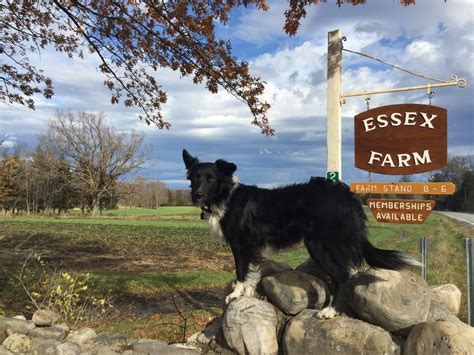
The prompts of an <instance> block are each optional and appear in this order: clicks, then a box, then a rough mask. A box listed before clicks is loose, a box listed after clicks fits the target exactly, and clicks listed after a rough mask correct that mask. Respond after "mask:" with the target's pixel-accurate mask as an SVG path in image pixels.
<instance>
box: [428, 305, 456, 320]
mask: <svg viewBox="0 0 474 355" xmlns="http://www.w3.org/2000/svg"><path fill="white" fill-rule="evenodd" d="M427 321H428V322H436V321H448V322H460V320H459V319H458V317H456V315H455V314H454V313H453V312H452V311H451V309H449V308H448V306H447V305H446V304H445V303H440V302H438V301H436V300H431V305H430V312H429V313H428V319H427Z"/></svg>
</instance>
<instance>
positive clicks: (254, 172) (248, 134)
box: [0, 0, 474, 188]
mask: <svg viewBox="0 0 474 355" xmlns="http://www.w3.org/2000/svg"><path fill="white" fill-rule="evenodd" d="M269 5H270V9H269V11H266V12H262V11H259V10H256V9H255V8H247V9H245V8H244V9H238V10H237V11H234V12H233V13H232V15H231V18H230V21H229V23H228V24H227V25H226V26H219V28H218V36H219V37H221V38H223V39H230V40H231V41H232V43H233V48H234V55H236V56H237V57H239V58H241V59H243V60H246V61H248V62H249V64H250V72H251V74H253V75H254V76H259V77H261V78H262V80H264V81H265V82H266V90H265V94H264V99H266V100H267V101H268V102H269V103H270V104H271V106H272V107H271V109H270V112H269V117H270V123H271V125H272V127H273V128H275V130H276V136H274V137H266V136H264V135H262V134H261V133H260V129H259V128H258V127H256V126H252V125H251V124H250V122H251V120H252V117H251V115H250V113H249V110H248V108H247V107H246V106H245V105H244V104H242V103H241V102H240V101H238V100H236V99H235V98H233V97H231V96H230V95H229V94H227V93H225V92H223V90H221V92H219V93H218V94H211V93H209V92H208V91H207V90H206V89H205V88H204V87H203V86H201V85H195V84H193V83H192V82H191V80H189V79H186V78H180V76H179V74H177V73H175V72H172V71H171V70H166V69H163V70H160V71H159V72H158V73H157V80H158V82H159V83H160V84H161V85H162V86H163V87H164V88H165V89H166V90H167V94H168V98H169V100H168V103H167V104H166V105H165V107H164V110H163V114H164V116H165V119H166V120H167V121H169V122H171V124H172V128H171V129H170V130H159V129H158V128H157V127H155V126H147V125H146V124H145V123H144V122H141V121H140V120H139V119H138V114H139V112H138V111H137V110H136V109H130V108H125V107H124V106H122V105H111V104H110V92H109V91H108V90H107V89H106V88H105V87H104V86H103V81H104V77H103V76H102V75H101V74H100V72H99V70H98V69H97V66H98V60H97V58H95V57H93V56H90V57H86V58H85V59H84V60H78V59H77V60H71V59H69V58H66V57H65V56H63V55H61V54H60V53H55V52H54V51H48V50H46V51H44V52H42V53H41V56H40V57H38V58H35V61H36V62H37V65H38V67H40V68H42V69H43V70H44V71H45V73H46V74H47V75H48V76H50V77H51V79H52V80H53V85H54V91H55V95H54V97H53V99H51V100H46V99H44V98H41V97H38V98H37V101H36V103H37V105H36V106H37V107H36V110H34V111H32V110H28V109H26V108H24V107H21V106H7V105H5V104H1V103H0V140H2V139H4V140H5V142H4V146H12V145H14V144H18V143H20V144H26V145H29V146H30V147H34V144H35V140H36V136H37V135H38V134H41V133H42V132H44V131H45V130H46V121H47V120H48V119H49V118H52V117H54V115H55V112H57V110H61V111H77V110H87V111H90V112H103V113H105V114H106V116H107V119H108V122H109V123H110V125H111V126H113V127H114V128H115V129H117V130H119V131H132V130H134V131H138V132H141V133H143V134H144V135H145V141H146V144H147V147H148V149H147V150H148V156H147V161H146V163H145V165H144V166H143V167H142V168H141V169H140V170H139V171H136V172H135V173H134V174H133V176H129V177H128V178H133V177H134V176H138V175H142V176H144V177H146V178H148V179H157V180H160V181H162V182H164V183H165V184H166V185H167V186H168V187H170V188H186V187H187V186H188V185H189V184H188V182H187V181H186V180H185V170H184V165H183V162H182V158H181V152H182V149H183V148H186V149H187V150H188V151H189V152H190V153H191V154H192V155H194V156H197V157H198V158H199V159H200V160H201V161H211V162H212V161H215V160H217V159H221V158H222V159H225V160H227V161H231V162H234V163H235V164H236V165H237V166H238V170H237V172H236V174H237V176H238V177H239V179H240V181H241V182H243V183H245V184H253V185H258V186H262V187H273V186H281V185H286V184H292V183H299V182H304V181H307V180H308V179H309V177H310V176H325V175H326V154H327V150H326V96H327V95H326V90H327V83H326V67H327V33H328V32H329V31H332V30H334V29H340V30H341V32H342V35H343V36H345V37H346V38H347V41H346V42H344V48H347V49H350V50H353V51H359V52H363V53H366V54H369V55H372V56H375V57H377V58H380V59H382V60H384V61H387V62H389V63H393V64H397V65H400V66H402V67H403V68H406V69H409V70H412V71H415V72H418V73H421V74H424V75H427V76H431V77H436V78H440V79H443V80H450V78H451V75H452V74H456V75H458V76H459V77H462V78H465V79H466V80H467V82H468V86H467V87H466V88H463V89H461V88H458V87H449V88H440V89H436V90H434V91H435V95H434V97H433V99H432V104H433V105H435V106H440V107H444V108H446V109H447V110H448V155H449V156H450V157H451V156H455V155H473V156H474V138H473V137H474V124H473V122H474V81H473V79H474V0H457V1H456V0H448V1H447V2H445V1H444V0H418V1H417V3H416V5H414V6H409V7H404V6H401V5H400V4H399V2H398V1H397V0H377V1H375V0H369V1H368V3H367V4H366V5H364V6H352V5H343V6H342V7H340V8H339V7H337V6H336V4H335V1H331V0H330V1H328V2H327V3H321V4H318V5H316V6H311V7H309V8H308V10H309V11H308V14H307V17H306V18H305V19H304V20H303V21H302V25H301V27H300V29H299V31H298V34H297V35H296V36H295V37H289V36H287V35H286V34H285V33H284V31H283V24H284V15H283V14H284V11H285V10H286V7H287V2H286V1H282V0H280V1H269ZM342 67H343V76H342V90H343V92H344V93H347V92H355V91H357V92H359V91H365V90H378V89H386V88H395V87H405V86H412V85H423V84H427V83H428V81H427V80H425V79H422V78H418V77H414V76H411V75H408V74H406V73H403V72H400V71H398V70H395V69H393V68H391V67H388V66H385V65H382V64H380V63H378V62H375V61H371V60H368V59H366V58H363V57H360V56H357V55H354V54H351V53H348V52H344V53H343V59H342ZM398 103H420V104H427V103H428V95H427V92H426V90H420V91H410V92H404V93H397V94H384V95H374V96H372V97H371V101H370V105H371V108H375V107H378V106H383V105H390V104H398ZM365 110H366V102H365V100H364V98H363V97H358V98H350V99H347V101H346V103H345V104H344V105H343V106H342V131H343V154H342V178H343V181H345V182H346V183H351V182H355V181H368V179H369V174H368V172H366V171H363V170H360V169H357V168H355V166H354V151H353V145H354V139H353V134H354V132H353V128H354V124H353V117H354V115H356V114H357V113H360V112H362V111H365ZM473 158H474V157H473ZM370 178H371V180H373V181H393V180H394V179H395V180H397V179H399V178H400V176H389V175H380V174H371V176H370ZM426 178H427V174H417V175H413V176H412V180H413V181H417V180H426Z"/></svg>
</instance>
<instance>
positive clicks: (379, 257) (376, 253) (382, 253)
mask: <svg viewBox="0 0 474 355" xmlns="http://www.w3.org/2000/svg"><path fill="white" fill-rule="evenodd" d="M361 247H362V255H363V256H364V259H365V261H366V262H367V264H369V265H370V266H371V267H373V268H382V269H390V270H400V269H403V268H405V267H408V266H421V263H420V262H418V261H416V260H413V259H411V258H409V257H408V256H406V255H404V254H402V253H400V252H398V251H395V250H384V249H379V248H376V247H374V246H373V245H372V244H371V243H370V242H369V241H368V240H365V241H363V242H362V245H361Z"/></svg>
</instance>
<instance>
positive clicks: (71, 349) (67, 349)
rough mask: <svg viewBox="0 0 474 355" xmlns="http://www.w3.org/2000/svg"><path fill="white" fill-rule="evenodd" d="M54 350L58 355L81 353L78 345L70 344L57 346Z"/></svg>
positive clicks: (77, 354)
mask: <svg viewBox="0 0 474 355" xmlns="http://www.w3.org/2000/svg"><path fill="white" fill-rule="evenodd" d="M56 350H57V352H58V355H79V354H80V353H81V348H80V347H79V345H77V344H74V343H70V342H65V343H61V344H59V345H58V346H57V347H56Z"/></svg>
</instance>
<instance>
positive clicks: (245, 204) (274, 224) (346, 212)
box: [183, 150, 417, 318]
mask: <svg viewBox="0 0 474 355" xmlns="http://www.w3.org/2000/svg"><path fill="white" fill-rule="evenodd" d="M183 160H184V164H185V166H186V169H187V172H188V174H187V178H188V179H189V180H190V181H191V197H192V201H193V203H194V204H196V205H198V206H199V207H201V209H202V210H203V211H204V212H206V214H207V215H208V218H207V219H208V224H209V227H210V231H211V235H212V236H214V237H218V238H223V239H224V240H225V241H226V242H227V243H228V244H229V245H230V248H231V249H232V254H233V255H234V260H235V271H236V274H237V283H236V286H235V288H234V291H233V292H232V293H231V294H230V295H229V296H228V297H227V298H226V303H229V302H231V301H232V300H234V299H236V298H239V297H241V296H244V295H245V296H254V295H255V289H256V286H257V284H258V282H259V281H260V272H259V266H258V265H259V262H260V261H261V260H262V252H263V251H264V250H265V249H266V248H268V247H270V248H272V249H282V248H286V247H290V246H292V245H294V244H296V243H298V242H300V241H301V240H303V242H304V244H305V246H306V248H307V249H308V252H309V255H310V256H311V258H312V260H313V261H314V262H315V263H316V265H317V266H318V267H319V268H320V269H321V270H323V271H324V273H325V274H326V275H327V277H328V278H329V280H330V283H331V284H332V285H331V286H332V289H333V290H332V291H333V292H334V293H335V294H336V292H337V290H338V289H339V287H340V286H341V285H342V284H343V283H344V282H345V281H346V280H347V279H348V278H349V276H350V274H351V272H353V271H354V270H360V269H361V268H363V266H364V261H365V262H366V263H367V264H368V265H369V266H371V267H375V268H385V269H393V270H396V269H400V268H403V267H405V266H408V265H416V264H417V262H416V261H414V260H411V259H409V258H407V257H405V256H404V255H403V254H401V253H399V252H397V251H392V250H382V249H378V248H376V247H374V246H373V245H372V244H371V243H370V242H369V241H368V239H367V231H366V226H365V224H366V219H367V218H366V216H365V213H364V210H363V208H362V206H361V204H360V202H359V201H358V200H357V199H356V198H355V197H354V196H353V194H352V193H351V191H350V190H349V188H348V187H347V185H345V184H343V183H339V182H338V183H335V182H332V181H330V180H327V179H325V178H314V177H312V178H311V179H310V180H309V182H307V183H304V184H295V185H291V186H286V187H281V188H276V189H263V188H258V187H255V186H247V185H244V184H241V183H240V182H239V181H238V180H237V179H236V178H235V177H234V172H235V171H236V169H237V167H236V165H235V164H233V163H229V162H226V161H225V160H217V161H216V162H215V163H200V162H199V160H198V159H197V158H195V157H192V156H191V155H190V154H189V153H188V152H187V151H186V150H183ZM335 305H336V303H335V301H334V299H333V301H332V304H331V305H330V306H328V307H326V308H324V309H323V310H321V311H320V312H319V314H318V317H319V318H332V317H334V316H335V315H336V314H337V313H338V310H337V309H335Z"/></svg>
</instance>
